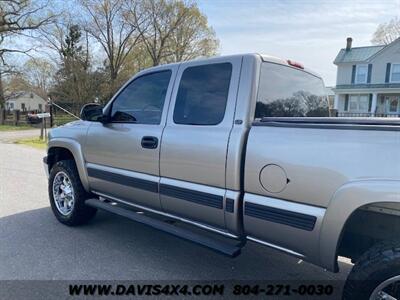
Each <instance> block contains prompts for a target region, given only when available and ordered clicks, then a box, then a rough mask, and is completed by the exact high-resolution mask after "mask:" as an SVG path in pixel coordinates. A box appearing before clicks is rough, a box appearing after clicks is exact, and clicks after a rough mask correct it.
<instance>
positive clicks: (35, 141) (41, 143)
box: [14, 138, 47, 150]
mask: <svg viewBox="0 0 400 300" xmlns="http://www.w3.org/2000/svg"><path fill="white" fill-rule="evenodd" d="M14 143H15V144H19V145H26V146H30V147H33V148H36V149H43V150H44V149H46V147H47V141H45V140H42V139H40V138H23V139H19V140H16V141H14Z"/></svg>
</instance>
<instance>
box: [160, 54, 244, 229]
mask: <svg viewBox="0 0 400 300" xmlns="http://www.w3.org/2000/svg"><path fill="white" fill-rule="evenodd" d="M240 66H241V57H238V56H237V57H234V58H230V59H229V58H228V59H226V58H224V59H223V58H217V59H214V60H211V61H207V63H204V62H201V61H197V62H196V61H193V62H191V63H189V64H185V65H182V66H181V68H180V69H179V72H178V75H177V80H176V82H177V83H176V84H175V88H174V93H173V96H172V100H171V106H170V109H169V112H168V120H167V125H166V127H165V130H164V134H163V139H162V145H161V158H160V175H161V181H160V198H161V204H162V207H163V209H164V210H165V211H166V212H169V213H172V214H175V215H179V216H182V217H187V218H190V219H194V220H197V221H199V222H202V223H209V224H211V225H213V226H214V227H221V228H222V227H224V226H225V223H224V210H223V208H224V202H225V191H226V190H225V165H226V155H227V147H228V140H229V134H230V132H231V129H232V126H233V118H234V111H235V103H236V95H237V86H238V82H239V74H240Z"/></svg>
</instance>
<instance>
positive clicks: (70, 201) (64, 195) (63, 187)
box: [53, 171, 75, 216]
mask: <svg viewBox="0 0 400 300" xmlns="http://www.w3.org/2000/svg"><path fill="white" fill-rule="evenodd" d="M53 198H54V203H55V205H56V207H57V210H58V211H59V212H60V213H61V214H62V215H63V216H68V215H69V214H70V213H71V212H72V210H73V209H74V203H75V197H74V188H73V187H72V183H71V180H70V179H69V177H68V175H67V174H66V173H65V172H63V171H60V172H58V173H57V174H56V176H54V179H53Z"/></svg>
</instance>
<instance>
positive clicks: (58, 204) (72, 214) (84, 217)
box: [49, 160, 96, 226]
mask: <svg viewBox="0 0 400 300" xmlns="http://www.w3.org/2000/svg"><path fill="white" fill-rule="evenodd" d="M49 198H50V205H51V209H52V210H53V213H54V215H55V216H56V218H57V220H58V221H60V222H61V223H63V224H65V225H68V226H76V225H81V224H83V223H86V222H88V221H89V220H90V219H92V218H93V217H94V215H95V214H96V209H95V208H92V207H89V206H87V205H85V200H86V199H88V198H90V194H89V193H87V192H86V191H85V189H84V188H83V186H82V183H81V180H80V178H79V174H78V170H77V169H76V165H75V162H74V161H73V160H61V161H59V162H57V163H55V164H54V166H53V167H52V168H51V171H50V175H49Z"/></svg>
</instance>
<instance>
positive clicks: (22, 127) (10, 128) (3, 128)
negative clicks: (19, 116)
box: [0, 125, 35, 131]
mask: <svg viewBox="0 0 400 300" xmlns="http://www.w3.org/2000/svg"><path fill="white" fill-rule="evenodd" d="M28 129H35V128H34V127H31V126H27V125H20V126H12V125H0V131H16V130H28Z"/></svg>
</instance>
